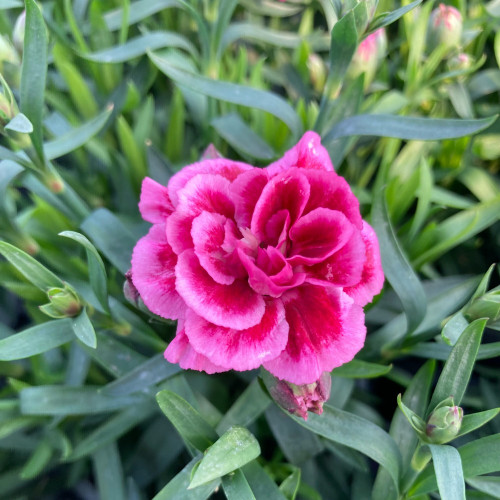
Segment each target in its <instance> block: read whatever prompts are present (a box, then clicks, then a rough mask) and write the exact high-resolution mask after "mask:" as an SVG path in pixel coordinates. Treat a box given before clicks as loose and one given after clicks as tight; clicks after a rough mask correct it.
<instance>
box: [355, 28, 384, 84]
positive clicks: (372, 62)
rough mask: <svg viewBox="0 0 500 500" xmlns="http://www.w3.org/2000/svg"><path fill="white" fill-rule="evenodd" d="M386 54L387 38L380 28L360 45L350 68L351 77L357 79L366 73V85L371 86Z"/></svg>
mask: <svg viewBox="0 0 500 500" xmlns="http://www.w3.org/2000/svg"><path fill="white" fill-rule="evenodd" d="M386 52H387V36H386V34H385V30H384V28H380V29H378V30H377V31H375V32H373V33H372V34H371V35H368V36H367V37H366V38H365V39H364V40H363V41H362V42H361V43H360V44H359V46H358V49H357V50H356V53H355V54H354V57H353V58H352V61H351V65H350V66H349V71H348V74H349V76H350V77H351V78H356V77H357V76H359V75H361V73H365V75H366V76H365V85H369V84H370V83H371V81H372V80H373V78H374V76H375V72H376V71H377V68H378V66H379V64H380V62H381V61H382V59H383V58H384V56H385V54H386Z"/></svg>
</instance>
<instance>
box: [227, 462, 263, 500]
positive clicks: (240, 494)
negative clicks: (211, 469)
mask: <svg viewBox="0 0 500 500" xmlns="http://www.w3.org/2000/svg"><path fill="white" fill-rule="evenodd" d="M222 488H223V489H224V494H225V495H226V498H227V500H255V496H254V494H253V493H252V490H251V489H250V486H249V484H248V481H247V480H246V478H245V474H243V472H241V470H239V469H238V470H236V471H234V473H233V474H229V475H227V476H224V477H223V478H222Z"/></svg>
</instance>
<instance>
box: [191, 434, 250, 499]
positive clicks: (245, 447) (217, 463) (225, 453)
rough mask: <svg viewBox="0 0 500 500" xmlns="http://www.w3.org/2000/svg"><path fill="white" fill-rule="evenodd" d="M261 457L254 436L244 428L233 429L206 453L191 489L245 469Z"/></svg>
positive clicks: (194, 475) (195, 474)
mask: <svg viewBox="0 0 500 500" xmlns="http://www.w3.org/2000/svg"><path fill="white" fill-rule="evenodd" d="M259 455H260V446H259V443H258V441H257V440H256V439H255V437H254V435H253V434H252V433H251V432H249V431H248V430H247V429H245V428H244V427H239V426H235V427H231V428H230V429H229V430H228V431H226V432H225V433H224V434H223V435H222V436H221V437H220V438H219V439H218V440H217V441H216V442H215V443H214V444H213V445H212V446H210V448H208V449H207V451H206V452H205V455H204V457H203V458H202V459H201V462H200V464H199V466H198V467H197V469H196V471H195V473H194V474H193V478H192V479H191V483H190V484H189V489H193V488H196V487H197V486H200V485H201V484H205V483H208V482H210V481H212V480H213V479H216V478H218V477H222V476H225V475H226V474H229V473H230V472H232V471H234V470H236V469H239V468H240V467H243V466H244V465H245V464H247V463H248V462H251V461H252V460H254V459H255V458H257V457H258V456H259Z"/></svg>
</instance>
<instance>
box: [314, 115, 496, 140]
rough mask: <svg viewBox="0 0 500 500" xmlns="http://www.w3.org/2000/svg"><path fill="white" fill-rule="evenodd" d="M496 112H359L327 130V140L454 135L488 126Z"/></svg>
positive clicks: (473, 131) (431, 138) (417, 138)
mask: <svg viewBox="0 0 500 500" xmlns="http://www.w3.org/2000/svg"><path fill="white" fill-rule="evenodd" d="M496 118H497V117H496V116H492V117H490V118H482V119H480V120H455V119H445V118H439V119H438V118H418V117H413V116H396V115H384V114H377V115H357V116H350V117H348V118H345V119H344V120H342V121H341V122H339V123H337V124H336V125H334V126H333V128H332V129H330V131H329V132H328V133H327V134H325V136H324V138H323V144H325V145H327V144H329V143H330V142H331V141H332V140H333V139H336V138H338V137H346V136H351V135H374V136H379V137H395V138H398V139H413V140H420V141H436V140H439V139H452V138H455V137H464V136H466V135H471V134H475V133H477V132H480V131H481V130H484V129H485V128H488V127H489V126H490V125H491V124H492V123H493V122H494V121H495V120H496Z"/></svg>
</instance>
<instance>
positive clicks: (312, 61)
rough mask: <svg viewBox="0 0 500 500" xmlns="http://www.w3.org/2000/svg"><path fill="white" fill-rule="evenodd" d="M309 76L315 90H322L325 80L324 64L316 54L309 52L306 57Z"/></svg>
mask: <svg viewBox="0 0 500 500" xmlns="http://www.w3.org/2000/svg"><path fill="white" fill-rule="evenodd" d="M307 68H308V69H309V77H310V78H311V83H312V85H313V88H314V90H315V91H316V92H322V91H323V87H324V86H325V82H326V66H325V63H324V61H323V59H321V57H319V56H318V54H314V53H312V54H309V56H308V58H307Z"/></svg>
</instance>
